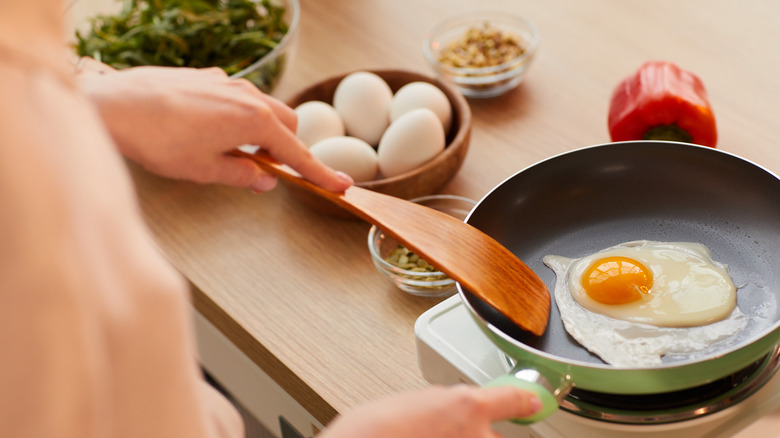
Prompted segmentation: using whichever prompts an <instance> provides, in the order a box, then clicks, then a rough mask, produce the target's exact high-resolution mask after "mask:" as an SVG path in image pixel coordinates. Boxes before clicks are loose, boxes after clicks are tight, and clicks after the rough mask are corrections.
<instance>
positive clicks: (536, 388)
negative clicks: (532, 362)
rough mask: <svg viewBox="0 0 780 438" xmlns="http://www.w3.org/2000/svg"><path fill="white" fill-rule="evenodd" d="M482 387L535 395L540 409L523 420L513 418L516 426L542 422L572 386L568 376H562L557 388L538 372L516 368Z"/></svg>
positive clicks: (520, 367)
mask: <svg viewBox="0 0 780 438" xmlns="http://www.w3.org/2000/svg"><path fill="white" fill-rule="evenodd" d="M484 386H514V387H516V388H520V389H524V390H526V391H530V392H532V393H534V394H536V396H537V397H539V400H540V401H541V402H542V409H541V410H540V411H539V412H537V413H536V414H534V415H532V416H530V417H525V418H513V419H511V420H510V421H511V422H513V423H516V424H532V423H536V422H538V421H542V420H544V419H545V418H547V417H549V416H550V415H552V414H553V413H554V412H555V411H557V410H558V405H559V402H560V401H561V400H563V399H564V398H565V397H566V396H567V395H568V394H569V391H571V389H572V387H573V386H574V385H573V383H572V381H571V378H569V376H568V375H567V376H562V377H561V378H560V380H559V382H558V385H557V387H555V386H553V385H551V384H550V381H549V380H548V379H547V378H546V377H545V376H544V375H543V374H542V373H540V372H539V371H537V370H535V369H530V368H523V367H522V366H519V367H516V368H515V369H513V370H512V371H511V373H510V374H506V375H503V376H500V377H498V378H496V379H493V380H491V381H490V382H488V383H486V384H485V385H484Z"/></svg>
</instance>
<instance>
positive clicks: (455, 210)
mask: <svg viewBox="0 0 780 438" xmlns="http://www.w3.org/2000/svg"><path fill="white" fill-rule="evenodd" d="M410 202H415V203H417V204H421V205H424V206H426V207H429V208H434V209H436V210H439V211H441V212H444V213H447V214H449V215H450V216H453V217H455V218H458V219H460V220H465V219H466V216H467V215H468V214H469V212H470V211H471V209H472V208H473V207H474V205H476V203H475V202H474V201H472V200H471V199H468V198H464V197H461V196H455V195H431V196H423V197H420V198H415V199H412V200H411V201H410ZM368 250H369V252H370V253H371V259H372V260H373V262H374V265H375V266H376V267H377V269H379V272H381V273H383V274H385V275H386V276H387V278H389V279H390V281H392V282H393V283H394V284H395V285H396V286H397V287H398V288H399V289H401V290H403V291H405V292H408V293H410V294H412V295H418V296H424V297H446V296H449V295H452V294H453V293H455V281H454V280H452V279H451V278H449V277H447V275H446V274H444V273H442V272H440V271H439V270H438V269H437V268H436V267H434V266H432V265H431V264H429V263H428V262H427V261H425V259H424V258H422V257H420V256H419V255H418V254H415V253H414V252H412V251H410V250H409V249H408V248H406V247H404V246H403V245H401V244H400V243H398V242H397V241H396V240H395V239H394V238H392V237H390V236H388V235H387V234H385V232H384V231H382V230H380V229H379V228H377V227H376V226H372V227H371V230H369V232H368Z"/></svg>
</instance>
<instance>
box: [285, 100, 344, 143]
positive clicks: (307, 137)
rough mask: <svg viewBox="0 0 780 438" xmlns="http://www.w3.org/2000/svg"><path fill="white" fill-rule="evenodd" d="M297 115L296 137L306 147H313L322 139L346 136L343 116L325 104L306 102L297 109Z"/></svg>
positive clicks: (313, 101)
mask: <svg viewBox="0 0 780 438" xmlns="http://www.w3.org/2000/svg"><path fill="white" fill-rule="evenodd" d="M295 113H296V114H297V115H298V129H297V131H296V135H297V136H298V138H299V139H300V140H301V141H302V142H303V143H304V144H305V145H306V146H309V147H311V146H312V145H313V144H314V143H317V142H318V141H320V140H322V139H325V138H329V137H342V136H344V134H345V130H344V122H343V121H342V120H341V116H340V115H339V113H338V112H337V111H336V109H335V108H333V107H332V106H330V105H328V104H327V103H325V102H321V101H318V100H311V101H308V102H304V103H302V104H300V105H298V106H297V107H295Z"/></svg>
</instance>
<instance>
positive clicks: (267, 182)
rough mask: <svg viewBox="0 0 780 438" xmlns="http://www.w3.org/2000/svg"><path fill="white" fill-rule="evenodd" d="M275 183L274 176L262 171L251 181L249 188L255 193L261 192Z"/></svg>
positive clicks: (269, 188)
mask: <svg viewBox="0 0 780 438" xmlns="http://www.w3.org/2000/svg"><path fill="white" fill-rule="evenodd" d="M276 183H277V180H276V177H275V176H273V175H270V174H267V173H263V174H261V175H260V176H259V177H257V179H256V180H254V182H252V184H251V185H250V186H249V188H250V189H251V190H252V191H253V192H255V193H263V192H267V191H269V190H271V189H273V188H274V187H276Z"/></svg>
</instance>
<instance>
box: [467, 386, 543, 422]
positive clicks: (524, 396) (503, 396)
mask: <svg viewBox="0 0 780 438" xmlns="http://www.w3.org/2000/svg"><path fill="white" fill-rule="evenodd" d="M478 397H480V398H482V399H483V401H484V402H485V403H486V405H488V406H490V414H491V420H492V421H500V420H507V419H511V418H524V417H530V416H532V415H534V414H536V413H537V412H539V411H541V410H542V402H541V400H539V397H537V396H536V394H534V393H532V392H530V391H526V390H524V389H519V388H515V387H512V386H494V387H487V388H481V389H480V394H479V395H478Z"/></svg>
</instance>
